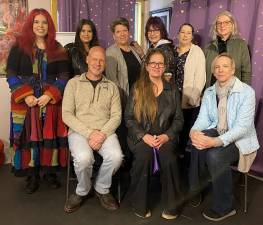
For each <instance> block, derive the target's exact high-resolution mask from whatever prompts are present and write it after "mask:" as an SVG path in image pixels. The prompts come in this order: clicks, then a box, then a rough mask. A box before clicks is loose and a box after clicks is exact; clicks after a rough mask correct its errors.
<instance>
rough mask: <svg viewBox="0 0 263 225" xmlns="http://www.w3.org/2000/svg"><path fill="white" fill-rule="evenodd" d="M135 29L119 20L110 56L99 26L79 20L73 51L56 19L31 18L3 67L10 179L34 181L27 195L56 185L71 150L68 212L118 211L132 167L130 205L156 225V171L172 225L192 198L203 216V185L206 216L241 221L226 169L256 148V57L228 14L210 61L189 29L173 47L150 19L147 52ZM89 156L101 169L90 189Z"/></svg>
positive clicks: (221, 17)
mask: <svg viewBox="0 0 263 225" xmlns="http://www.w3.org/2000/svg"><path fill="white" fill-rule="evenodd" d="M129 28H130V27H129V22H128V21H127V19H125V18H116V19H115V20H113V21H112V23H111V26H110V29H111V31H112V34H113V39H114V44H113V45H111V46H110V47H108V48H107V49H106V50H105V49H103V48H102V47H101V46H100V45H99V38H98V35H97V31H96V27H95V25H94V23H93V22H92V21H91V20H87V19H82V20H81V21H80V22H79V25H78V27H77V30H76V36H75V42H74V43H70V44H68V45H66V46H65V48H63V47H62V46H61V45H60V44H59V43H58V42H57V41H56V40H55V27H54V24H53V21H52V19H51V16H50V15H49V13H48V12H47V11H46V10H44V9H34V10H32V11H31V12H30V14H29V15H28V17H27V20H26V22H25V24H24V27H23V30H22V33H21V35H20V36H18V38H17V42H16V43H15V45H14V46H13V47H12V49H11V50H10V53H9V57H8V62H7V82H8V84H9V87H10V90H11V132H10V143H11V147H12V150H13V156H14V157H13V172H14V173H15V174H16V175H18V176H19V175H26V176H27V184H26V187H25V190H26V192H27V193H28V194H32V193H34V192H35V191H36V190H37V189H38V188H39V181H40V179H41V175H43V179H44V180H46V181H47V182H48V184H49V186H50V187H51V188H54V189H55V188H58V187H59V186H60V182H59V180H58V177H57V174H56V169H57V168H58V166H66V161H67V160H66V159H67V157H69V156H68V155H67V151H68V149H69V150H70V153H71V156H72V158H73V165H74V170H75V173H76V176H77V180H78V184H77V187H76V191H75V192H74V193H73V194H72V195H71V196H70V197H69V199H68V200H67V202H66V204H65V207H64V210H65V212H67V213H71V212H74V211H76V210H77V209H78V208H79V207H80V206H81V204H82V203H83V201H84V200H85V199H86V198H87V197H88V196H89V195H90V194H92V193H95V195H96V196H97V197H98V199H99V201H100V203H101V205H102V206H103V207H104V208H106V209H108V210H116V209H117V208H118V204H117V202H116V200H115V199H114V197H113V196H112V194H111V193H110V187H111V183H112V176H113V175H114V174H115V173H116V171H117V170H118V169H119V167H120V166H121V165H122V164H123V162H126V161H128V160H132V165H131V170H130V177H131V181H130V186H129V190H128V193H127V199H128V200H129V202H130V203H131V206H132V208H133V210H134V213H135V215H137V216H139V217H141V218H148V217H150V216H151V206H150V201H149V189H150V185H151V182H150V178H151V176H152V175H153V174H156V173H159V175H160V181H161V190H162V193H161V200H162V207H163V211H162V214H161V216H162V217H163V218H164V219H175V218H177V217H178V216H179V215H180V213H181V210H182V208H183V205H184V204H185V202H186V201H189V202H190V204H192V205H193V206H195V207H197V206H198V205H199V204H200V203H201V201H202V195H201V192H202V190H203V188H204V187H205V186H206V185H207V184H208V180H211V181H212V187H213V190H212V192H213V203H212V206H211V208H209V209H208V210H205V211H204V212H203V216H204V217H205V218H206V219H208V220H212V221H219V220H222V219H225V218H227V217H229V216H232V215H234V214H235V213H236V211H235V208H234V205H233V191H232V178H231V177H232V175H231V169H230V166H231V165H232V164H234V163H236V162H238V161H239V164H240V168H241V167H242V165H243V166H244V165H246V166H247V164H244V161H245V160H247V159H248V158H249V160H250V161H249V162H252V161H253V158H254V157H255V154H256V150H257V149H258V148H259V144H258V141H257V137H256V132H255V127H254V115H255V93H254V90H253V89H252V88H251V87H250V86H249V85H248V84H249V82H250V78H251V64H250V56H249V51H248V47H247V44H246V42H245V41H244V40H242V39H241V38H240V37H239V36H238V31H237V25H236V22H235V20H234V18H233V16H232V14H231V13H230V12H228V11H224V12H221V13H219V14H218V15H217V16H216V18H215V20H214V23H213V24H212V29H211V35H212V41H211V42H210V43H209V44H208V46H207V47H206V48H205V50H204V53H203V51H202V49H201V48H200V47H198V46H197V45H196V44H194V43H193V42H194V41H193V38H194V27H193V26H192V25H191V24H189V23H184V24H182V25H181V26H180V28H179V30H178V45H177V46H175V45H174V44H173V41H172V40H171V39H169V38H168V33H167V31H166V28H165V26H164V24H163V22H162V20H161V18H159V17H150V18H149V19H148V21H147V23H146V28H145V37H146V40H147V41H148V43H149V49H148V50H147V52H146V54H144V50H143V49H142V48H141V47H140V46H139V45H138V43H137V42H135V41H133V42H131V43H130V42H129V37H130V34H129ZM205 86H206V87H207V89H206V90H205V91H204V88H205ZM200 104H201V107H200ZM94 154H98V155H100V156H101V157H102V159H103V160H102V163H101V165H100V168H99V170H98V174H97V176H96V178H95V179H94V181H93V182H92V181H91V177H92V176H93V175H92V170H93V164H94V161H95V158H94ZM129 154H130V155H131V156H132V157H130V155H129ZM185 158H187V159H188V160H183V159H185ZM182 162H183V163H184V165H183V167H184V168H186V169H185V170H184V171H187V174H189V179H188V182H187V183H188V184H189V188H188V190H185V185H182V184H183V183H184V182H183V180H182V178H181V177H182V176H181V172H182V171H181V168H182V167H181V166H180V165H179V164H180V163H182ZM242 162H243V164H242ZM207 168H208V172H209V173H208V174H209V176H210V177H209V176H207ZM246 169H247V168H246Z"/></svg>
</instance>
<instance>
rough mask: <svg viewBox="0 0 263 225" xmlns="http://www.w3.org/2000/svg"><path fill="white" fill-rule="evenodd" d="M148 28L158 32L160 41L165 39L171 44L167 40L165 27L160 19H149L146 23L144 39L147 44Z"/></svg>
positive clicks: (154, 17) (156, 17)
mask: <svg viewBox="0 0 263 225" xmlns="http://www.w3.org/2000/svg"><path fill="white" fill-rule="evenodd" d="M150 27H152V28H154V29H158V30H160V33H161V39H166V40H169V41H171V42H173V41H172V40H171V39H169V38H168V32H167V30H166V27H165V25H164V23H163V21H162V19H161V18H160V17H158V16H153V17H150V18H149V19H148V21H147V23H146V26H145V38H146V40H147V41H148V42H150V41H149V38H148V32H149V30H150Z"/></svg>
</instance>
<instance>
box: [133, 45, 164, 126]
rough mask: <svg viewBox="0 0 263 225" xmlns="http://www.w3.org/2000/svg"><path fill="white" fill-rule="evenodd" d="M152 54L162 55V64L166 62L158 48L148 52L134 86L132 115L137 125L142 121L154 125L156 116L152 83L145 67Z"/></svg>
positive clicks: (155, 102) (155, 101)
mask: <svg viewBox="0 0 263 225" xmlns="http://www.w3.org/2000/svg"><path fill="white" fill-rule="evenodd" d="M154 54H160V55H162V56H163V58H164V62H166V60H165V55H164V53H163V51H162V50H161V49H158V48H156V49H151V50H149V52H148V54H147V56H146V58H145V62H144V64H143V67H142V70H141V73H140V77H139V79H138V80H137V81H136V82H135V84H134V115H135V118H136V120H137V121H138V122H139V123H141V121H142V119H144V120H147V121H150V122H151V123H154V121H155V118H156V114H157V109H158V108H157V100H156V97H155V95H154V92H153V83H152V82H151V80H150V78H149V73H148V71H147V70H146V66H147V65H148V63H149V61H150V58H151V57H152V56H153V55H154Z"/></svg>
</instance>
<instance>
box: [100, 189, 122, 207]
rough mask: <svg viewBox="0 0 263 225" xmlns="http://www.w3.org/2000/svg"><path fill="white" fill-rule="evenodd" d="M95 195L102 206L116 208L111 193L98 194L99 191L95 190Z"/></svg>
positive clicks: (116, 205)
mask: <svg viewBox="0 0 263 225" xmlns="http://www.w3.org/2000/svg"><path fill="white" fill-rule="evenodd" d="M95 194H96V196H97V197H98V198H99V200H100V204H101V206H102V207H103V208H105V209H108V210H116V209H118V208H119V206H118V204H117V202H116V200H115V199H114V198H113V196H112V194H110V193H107V194H100V193H99V192H97V191H95Z"/></svg>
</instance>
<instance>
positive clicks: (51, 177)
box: [43, 173, 60, 189]
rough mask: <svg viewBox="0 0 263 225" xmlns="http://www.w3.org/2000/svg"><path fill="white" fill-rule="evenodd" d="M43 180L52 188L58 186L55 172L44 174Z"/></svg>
mask: <svg viewBox="0 0 263 225" xmlns="http://www.w3.org/2000/svg"><path fill="white" fill-rule="evenodd" d="M43 178H44V180H45V181H47V183H48V186H49V187H50V188H52V189H58V188H60V182H59V181H58V177H57V175H56V174H55V173H49V174H44V176H43Z"/></svg>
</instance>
